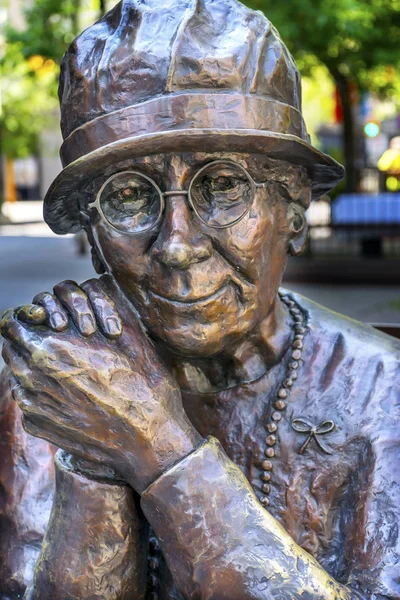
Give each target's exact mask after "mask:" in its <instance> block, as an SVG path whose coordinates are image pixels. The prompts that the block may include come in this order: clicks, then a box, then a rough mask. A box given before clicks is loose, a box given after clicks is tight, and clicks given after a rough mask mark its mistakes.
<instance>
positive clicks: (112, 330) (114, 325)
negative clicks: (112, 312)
mask: <svg viewBox="0 0 400 600" xmlns="http://www.w3.org/2000/svg"><path fill="white" fill-rule="evenodd" d="M106 329H107V333H108V335H112V336H118V335H121V333H122V327H121V323H120V321H119V320H118V319H116V318H115V317H109V318H108V319H107V320H106Z"/></svg>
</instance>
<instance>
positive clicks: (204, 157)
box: [102, 152, 300, 179]
mask: <svg viewBox="0 0 400 600" xmlns="http://www.w3.org/2000/svg"><path fill="white" fill-rule="evenodd" d="M224 159H226V160H228V161H233V162H236V163H238V164H240V165H241V166H242V167H244V168H245V169H247V170H248V171H249V172H250V173H251V174H252V175H253V176H256V177H257V175H265V176H266V177H273V178H274V179H276V178H279V179H281V178H282V177H285V175H287V174H288V172H289V171H290V172H295V171H298V170H299V169H300V168H299V167H296V166H294V165H292V164H290V163H288V162H286V161H283V160H276V159H271V158H269V157H268V156H265V155H261V154H250V153H249V154H245V153H237V152H224V153H221V152H218V153H217V152H214V153H213V152H185V153H178V152H177V153H172V152H171V153H168V154H152V155H148V156H142V157H138V158H134V159H133V158H132V159H130V160H126V161H123V162H118V163H113V164H110V165H109V167H108V168H107V169H106V170H105V171H104V172H103V174H102V176H105V177H109V176H110V175H113V174H114V173H116V172H118V171H123V170H129V169H132V168H133V169H139V170H141V169H143V170H145V171H153V172H155V173H157V174H158V175H159V176H163V175H164V176H168V174H170V173H171V171H173V172H175V173H179V174H180V175H184V174H190V173H192V172H195V171H196V170H197V169H200V168H201V167H203V166H204V165H206V164H207V163H209V162H212V161H216V160H224Z"/></svg>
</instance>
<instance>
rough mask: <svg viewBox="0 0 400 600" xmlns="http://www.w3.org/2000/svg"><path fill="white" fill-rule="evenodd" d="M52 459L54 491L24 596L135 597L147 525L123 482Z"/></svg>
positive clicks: (57, 599)
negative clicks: (100, 477) (93, 476)
mask: <svg viewBox="0 0 400 600" xmlns="http://www.w3.org/2000/svg"><path fill="white" fill-rule="evenodd" d="M67 457H68V455H67V454H65V453H63V452H62V451H58V452H57V455H56V460H55V466H56V491H55V497H54V503H53V508H52V512H51V515H50V521H49V525H48V528H47V531H46V535H45V538H44V540H43V544H42V551H41V554H40V557H39V560H38V562H37V565H36V568H35V575H34V580H33V584H32V585H31V586H30V588H29V589H28V590H27V591H26V594H25V596H24V598H25V600H44V599H50V598H51V600H75V599H77V598H80V599H82V600H86V599H88V600H89V599H90V600H140V599H142V598H144V595H145V589H146V574H147V573H146V571H147V547H148V525H147V522H146V521H145V519H144V517H143V514H142V512H141V510H140V506H139V504H138V503H139V499H138V496H137V495H136V494H135V493H134V492H133V490H132V489H131V488H130V487H128V486H127V485H125V484H123V483H116V482H114V481H111V480H104V481H99V480H93V479H90V478H88V477H85V476H83V475H81V474H79V473H78V472H76V471H75V470H73V469H72V468H71V467H70V464H69V462H68V458H67Z"/></svg>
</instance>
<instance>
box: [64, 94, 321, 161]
mask: <svg viewBox="0 0 400 600" xmlns="http://www.w3.org/2000/svg"><path fill="white" fill-rule="evenodd" d="M192 128H193V129H214V130H215V129H220V130H222V131H223V130H230V129H236V130H237V129H247V130H249V129H253V130H261V131H270V132H273V133H287V134H292V135H296V136H297V137H299V138H301V139H303V140H305V141H306V142H308V141H309V139H310V138H309V136H308V134H307V130H306V126H305V123H304V120H303V117H302V115H301V113H300V112H299V111H298V110H297V109H296V108H294V107H293V106H289V105H288V104H284V103H283V102H278V101H276V100H269V99H266V98H264V97H259V96H254V95H251V96H250V95H249V96H245V95H242V94H235V93H229V94H227V93H221V92H214V93H212V94H210V93H208V94H202V93H198V94H197V93H190V94H186V93H181V94H170V95H165V96H161V97H159V98H154V99H152V100H149V101H147V102H143V103H141V104H135V105H133V106H128V107H127V108H123V109H120V110H117V111H114V112H112V113H108V114H106V115H103V116H101V117H97V118H96V119H94V120H93V121H89V122H88V123H85V124H84V125H82V126H81V127H78V129H75V131H73V132H72V133H71V134H70V135H69V136H68V137H67V138H66V140H65V141H64V143H63V145H62V146H61V150H60V155H61V161H62V164H63V166H64V167H65V166H67V165H69V164H70V163H72V162H74V161H75V160H77V159H78V158H81V157H82V156H85V155H86V154H89V153H90V152H93V151H94V150H97V149H98V148H101V147H103V146H107V145H108V144H111V143H113V142H116V141H121V140H124V139H128V138H134V137H139V136H142V135H145V134H150V133H162V132H167V131H173V130H179V129H192Z"/></svg>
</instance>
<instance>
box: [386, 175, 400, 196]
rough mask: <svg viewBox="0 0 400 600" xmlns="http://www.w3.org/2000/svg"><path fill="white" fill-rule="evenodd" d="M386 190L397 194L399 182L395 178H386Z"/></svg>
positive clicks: (399, 187) (399, 186) (399, 188)
mask: <svg viewBox="0 0 400 600" xmlns="http://www.w3.org/2000/svg"><path fill="white" fill-rule="evenodd" d="M386 188H387V189H388V190H389V192H398V191H399V190H400V180H399V179H397V177H388V178H387V179H386Z"/></svg>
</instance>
